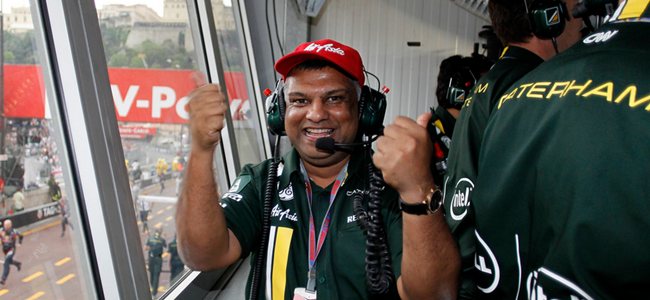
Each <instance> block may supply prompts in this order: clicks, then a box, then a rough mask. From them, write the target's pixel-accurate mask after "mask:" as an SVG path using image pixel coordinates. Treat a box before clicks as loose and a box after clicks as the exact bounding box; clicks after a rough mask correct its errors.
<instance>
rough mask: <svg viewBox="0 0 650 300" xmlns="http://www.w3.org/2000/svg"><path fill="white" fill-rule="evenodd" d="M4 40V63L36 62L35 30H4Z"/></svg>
mask: <svg viewBox="0 0 650 300" xmlns="http://www.w3.org/2000/svg"><path fill="white" fill-rule="evenodd" d="M2 37H3V42H4V63H9V64H36V59H35V56H34V49H36V45H35V43H34V32H33V30H29V31H26V32H24V33H12V32H9V31H3V32H2Z"/></svg>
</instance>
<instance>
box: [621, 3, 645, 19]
mask: <svg viewBox="0 0 650 300" xmlns="http://www.w3.org/2000/svg"><path fill="white" fill-rule="evenodd" d="M648 3H650V0H628V1H626V3H625V7H624V8H623V11H622V12H621V15H620V16H619V17H618V19H619V20H620V19H629V18H639V17H641V15H642V14H643V11H645V9H646V7H647V6H648Z"/></svg>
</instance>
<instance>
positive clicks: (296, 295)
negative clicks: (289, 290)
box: [293, 288, 316, 300]
mask: <svg viewBox="0 0 650 300" xmlns="http://www.w3.org/2000/svg"><path fill="white" fill-rule="evenodd" d="M293 300H316V291H313V292H310V291H307V290H306V289H305V288H296V289H295V290H293Z"/></svg>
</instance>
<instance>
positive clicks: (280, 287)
mask: <svg viewBox="0 0 650 300" xmlns="http://www.w3.org/2000/svg"><path fill="white" fill-rule="evenodd" d="M292 235H293V229H291V228H288V227H278V231H277V234H276V236H275V249H274V251H273V278H272V282H273V299H284V293H285V289H286V288H287V261H288V260H289V246H290V245H291V236H292Z"/></svg>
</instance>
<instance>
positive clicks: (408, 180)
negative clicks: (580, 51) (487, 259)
mask: <svg viewBox="0 0 650 300" xmlns="http://www.w3.org/2000/svg"><path fill="white" fill-rule="evenodd" d="M576 3H577V1H576V0H569V1H567V2H566V3H564V2H551V3H540V1H529V2H527V1H523V0H522V1H507V0H500V1H499V0H494V1H490V2H489V4H488V8H489V11H490V18H491V19H492V26H493V27H494V29H495V32H496V34H497V36H499V38H500V39H501V40H502V41H503V42H504V44H506V45H507V49H506V50H505V51H504V53H503V54H502V56H501V57H500V59H499V60H498V61H497V62H496V64H495V65H494V66H493V67H492V69H491V70H490V71H489V72H488V73H487V74H485V75H484V76H483V77H481V79H480V80H479V81H478V82H477V83H476V85H475V86H474V90H473V91H472V92H471V93H470V95H469V97H467V99H466V100H465V103H464V107H463V108H462V110H461V113H460V117H459V119H458V120H457V123H456V127H455V129H454V136H453V139H452V141H451V148H450V153H449V157H448V163H449V165H448V170H447V174H446V176H445V178H444V180H443V182H435V185H438V186H440V187H442V189H443V194H444V209H445V219H446V221H447V223H448V224H449V229H451V231H452V233H453V235H454V238H455V239H456V241H457V243H458V247H459V249H460V254H461V258H462V271H461V272H462V273H461V276H460V286H459V287H458V288H459V295H458V297H459V298H462V299H473V298H475V295H476V293H477V292H478V291H477V285H476V282H475V278H476V276H477V273H478V271H477V267H476V265H477V262H476V261H475V236H474V220H473V212H472V210H471V206H470V205H471V203H472V201H471V200H472V199H473V197H472V193H473V190H474V188H475V181H476V176H477V174H478V168H477V167H478V164H477V162H478V154H479V151H480V146H481V143H482V141H483V131H484V129H485V126H486V124H487V122H488V120H489V117H490V114H491V112H492V111H493V109H494V108H493V107H494V105H495V104H496V102H497V101H498V99H499V97H500V96H501V94H503V92H504V91H505V90H507V88H508V87H509V86H510V85H511V84H512V83H513V82H515V81H516V80H517V79H519V78H521V77H522V76H523V75H524V74H526V73H527V72H529V71H531V70H532V69H534V68H535V67H537V66H538V65H539V64H541V63H542V62H543V61H544V60H545V59H549V58H551V57H553V56H554V55H555V54H556V51H563V50H565V49H567V48H569V47H570V46H571V45H573V44H574V43H575V42H577V41H578V40H579V38H580V37H581V36H582V33H581V29H582V28H583V23H582V20H581V19H579V18H573V17H568V11H570V10H572V9H573V7H574V6H575V5H576ZM541 4H544V5H545V6H546V8H547V9H544V10H541V9H540V8H539V5H541ZM550 4H553V5H550ZM565 4H566V7H565V6H564V5H565ZM527 6H530V7H527ZM533 8H535V10H536V11H542V12H548V14H547V16H549V17H560V19H557V20H556V19H554V18H552V20H550V21H554V22H555V21H559V22H560V23H558V24H561V22H564V26H562V27H557V28H556V29H555V33H554V35H553V36H554V37H553V39H551V38H550V37H549V36H547V35H544V33H543V32H541V31H540V30H533V28H532V25H531V23H530V20H529V18H528V14H527V11H533ZM538 35H539V36H538ZM555 48H557V49H555ZM420 118H422V119H424V120H428V119H429V118H430V116H429V115H428V114H424V115H422V116H420ZM424 124H426V122H424ZM419 125H420V124H418V123H416V122H414V121H412V120H409V121H407V120H405V119H400V118H398V119H397V121H396V122H395V124H392V125H390V126H388V127H387V128H386V130H385V133H386V132H388V133H386V134H385V137H384V138H380V139H379V140H378V143H377V153H376V154H375V156H376V158H375V159H374V161H375V163H376V164H377V166H378V167H379V168H380V169H381V171H382V173H383V175H384V178H385V180H386V182H387V183H388V184H390V185H391V186H392V187H393V188H395V189H396V190H398V191H403V193H409V191H411V190H413V191H414V192H416V191H420V193H423V192H422V191H429V190H431V189H433V190H435V189H437V188H436V187H435V185H434V182H433V180H431V177H430V176H426V175H422V174H424V173H425V172H427V171H428V170H427V168H428V166H429V162H430V161H431V155H430V154H427V152H428V151H429V147H431V145H430V141H429V137H428V136H427V135H426V130H425V128H424V127H423V126H419ZM393 127H396V128H401V130H400V131H398V132H399V134H394V135H391V134H389V133H390V132H391V130H389V129H390V128H393ZM414 158H415V159H414ZM380 161H384V162H383V163H380ZM421 199H422V198H421ZM426 199H427V200H426V201H425V202H430V197H427V198H426ZM421 201H422V200H421ZM477 201H480V200H477ZM421 218H422V217H421ZM424 243H425V241H424V240H423V241H421V244H424ZM435 243H440V241H435ZM429 246H430V245H429ZM405 252H406V250H405ZM478 264H479V265H480V262H478ZM432 272H434V271H431V272H428V273H429V274H431V273H432ZM425 273H426V272H425ZM402 274H403V276H407V274H406V272H402Z"/></svg>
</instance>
